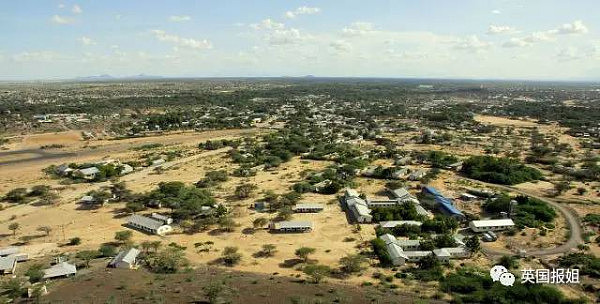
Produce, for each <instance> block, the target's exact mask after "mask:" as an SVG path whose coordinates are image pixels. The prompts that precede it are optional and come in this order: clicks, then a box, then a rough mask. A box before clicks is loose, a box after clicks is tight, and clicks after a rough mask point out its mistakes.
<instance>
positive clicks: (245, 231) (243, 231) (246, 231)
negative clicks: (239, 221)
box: [242, 227, 256, 235]
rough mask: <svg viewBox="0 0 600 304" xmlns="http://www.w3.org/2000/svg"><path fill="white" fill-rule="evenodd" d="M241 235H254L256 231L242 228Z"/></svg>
mask: <svg viewBox="0 0 600 304" xmlns="http://www.w3.org/2000/svg"><path fill="white" fill-rule="evenodd" d="M242 233H243V234H246V235H252V234H254V233H256V229H254V228H250V227H248V228H244V229H242Z"/></svg>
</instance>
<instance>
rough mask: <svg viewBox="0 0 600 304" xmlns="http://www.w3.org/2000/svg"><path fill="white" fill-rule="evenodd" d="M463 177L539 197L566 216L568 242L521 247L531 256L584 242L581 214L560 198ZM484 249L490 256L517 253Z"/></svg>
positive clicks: (568, 249)
mask: <svg viewBox="0 0 600 304" xmlns="http://www.w3.org/2000/svg"><path fill="white" fill-rule="evenodd" d="M463 178H464V179H466V180H469V181H472V182H475V183H479V184H483V185H486V186H489V187H492V188H497V189H502V190H505V191H510V192H515V193H519V194H523V195H526V196H529V197H533V198H536V199H539V200H540V201H543V202H545V203H547V204H548V205H550V206H552V207H554V208H555V209H556V210H558V212H559V213H560V214H561V215H562V216H563V217H564V218H565V220H566V222H567V226H568V227H569V231H570V233H569V239H568V240H567V242H565V243H564V244H562V245H560V246H558V247H554V248H546V249H537V248H535V249H532V250H528V248H521V249H523V250H525V251H526V252H527V255H529V256H548V255H556V254H562V253H565V252H569V251H571V249H573V248H575V247H577V245H579V244H583V239H582V238H581V234H582V232H583V231H582V228H581V221H580V220H579V216H577V214H576V213H575V211H574V210H573V209H571V208H569V207H568V206H564V205H562V204H561V203H560V200H556V199H551V198H547V197H541V196H539V195H536V194H532V193H531V192H529V191H525V190H521V189H517V188H514V187H511V186H504V185H496V184H491V183H486V182H482V181H478V180H475V179H470V178H465V177H463ZM482 251H483V253H485V254H487V255H490V256H499V255H512V254H515V252H511V251H508V250H497V249H489V248H485V246H483V247H482Z"/></svg>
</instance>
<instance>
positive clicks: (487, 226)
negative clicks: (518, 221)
mask: <svg viewBox="0 0 600 304" xmlns="http://www.w3.org/2000/svg"><path fill="white" fill-rule="evenodd" d="M514 226H515V223H514V222H513V220H511V219H498V220H480V221H472V222H470V223H469V227H470V228H471V230H473V232H486V231H499V230H506V229H509V228H512V227H514Z"/></svg>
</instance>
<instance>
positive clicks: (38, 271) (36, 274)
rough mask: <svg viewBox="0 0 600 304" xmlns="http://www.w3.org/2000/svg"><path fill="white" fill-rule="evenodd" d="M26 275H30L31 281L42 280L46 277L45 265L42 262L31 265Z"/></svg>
mask: <svg viewBox="0 0 600 304" xmlns="http://www.w3.org/2000/svg"><path fill="white" fill-rule="evenodd" d="M25 275H26V276H28V277H29V282H31V283H36V282H39V281H41V280H42V278H43V277H44V265H42V264H33V265H31V266H29V268H28V269H27V271H25Z"/></svg>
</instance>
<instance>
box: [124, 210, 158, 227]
mask: <svg viewBox="0 0 600 304" xmlns="http://www.w3.org/2000/svg"><path fill="white" fill-rule="evenodd" d="M127 222H128V223H130V224H134V225H138V226H142V227H146V228H148V229H150V230H158V228H159V227H160V226H163V225H164V223H163V222H161V221H159V220H155V219H153V218H149V217H146V216H142V215H139V214H134V215H132V216H130V217H129V219H127Z"/></svg>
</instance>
